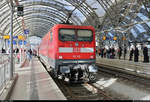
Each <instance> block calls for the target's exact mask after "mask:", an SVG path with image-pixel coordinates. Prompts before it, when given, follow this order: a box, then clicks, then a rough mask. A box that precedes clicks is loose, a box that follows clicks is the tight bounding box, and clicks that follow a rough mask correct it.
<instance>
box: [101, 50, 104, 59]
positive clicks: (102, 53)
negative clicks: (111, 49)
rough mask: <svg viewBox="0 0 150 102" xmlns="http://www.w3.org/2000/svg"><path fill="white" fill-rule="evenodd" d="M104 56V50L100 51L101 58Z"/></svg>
mask: <svg viewBox="0 0 150 102" xmlns="http://www.w3.org/2000/svg"><path fill="white" fill-rule="evenodd" d="M103 56H104V48H102V49H101V58H103Z"/></svg>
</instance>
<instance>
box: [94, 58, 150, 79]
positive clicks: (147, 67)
mask: <svg viewBox="0 0 150 102" xmlns="http://www.w3.org/2000/svg"><path fill="white" fill-rule="evenodd" d="M96 63H97V64H100V65H106V66H112V67H114V68H117V69H123V70H126V71H129V72H135V73H136V74H139V75H141V76H145V77H148V78H150V63H143V62H134V61H129V60H119V59H107V58H101V57H97V58H96Z"/></svg>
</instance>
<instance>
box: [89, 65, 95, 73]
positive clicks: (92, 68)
mask: <svg viewBox="0 0 150 102" xmlns="http://www.w3.org/2000/svg"><path fill="white" fill-rule="evenodd" d="M88 69H89V72H93V73H95V72H97V67H96V66H94V65H90V66H89V67H88Z"/></svg>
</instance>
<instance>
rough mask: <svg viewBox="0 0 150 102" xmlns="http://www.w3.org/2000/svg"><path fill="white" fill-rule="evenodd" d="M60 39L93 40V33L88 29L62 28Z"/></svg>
mask: <svg viewBox="0 0 150 102" xmlns="http://www.w3.org/2000/svg"><path fill="white" fill-rule="evenodd" d="M59 40H61V41H92V40H93V33H92V31H91V30H87V29H78V30H77V29H60V30H59Z"/></svg>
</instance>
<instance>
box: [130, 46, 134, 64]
mask: <svg viewBox="0 0 150 102" xmlns="http://www.w3.org/2000/svg"><path fill="white" fill-rule="evenodd" d="M133 53H134V49H133V48H132V49H131V50H130V58H129V61H132V57H133Z"/></svg>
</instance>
